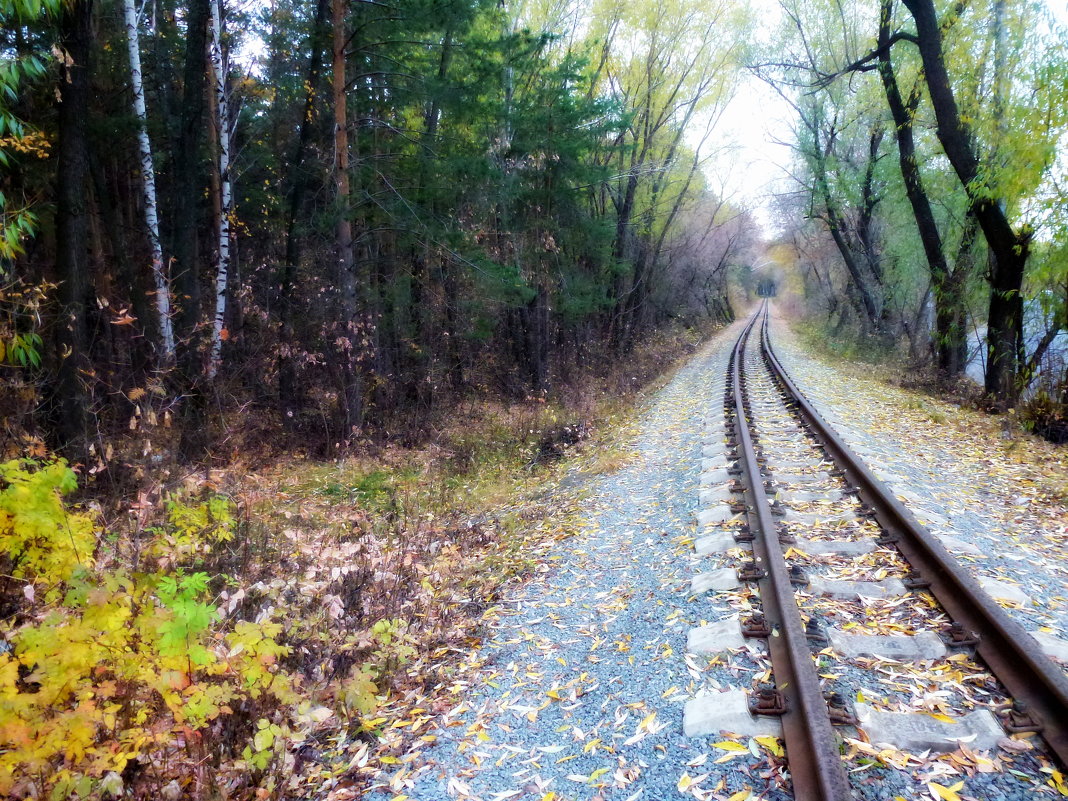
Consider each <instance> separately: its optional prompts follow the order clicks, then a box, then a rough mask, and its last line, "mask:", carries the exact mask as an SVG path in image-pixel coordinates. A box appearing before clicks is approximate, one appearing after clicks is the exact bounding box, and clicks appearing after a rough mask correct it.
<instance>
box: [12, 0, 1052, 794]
mask: <svg viewBox="0 0 1068 801" xmlns="http://www.w3.org/2000/svg"><path fill="white" fill-rule="evenodd" d="M0 21H2V26H0V27H2V30H0V37H2V38H0V48H2V56H0V58H2V66H0V200H2V206H3V224H2V227H0V795H3V796H5V797H19V798H30V797H33V798H37V797H46V796H48V797H52V798H68V797H69V798H107V797H131V798H148V797H152V798H160V797H162V798H164V799H167V801H172V799H177V798H186V797H188V798H197V799H201V798H203V799H207V798H222V797H230V798H258V799H262V798H282V797H305V796H312V795H317V794H321V793H322V792H323V788H327V789H330V788H334V789H338V790H339V792H340V791H342V790H343V791H344V792H349V793H350V794H349V795H345V794H344V793H342V794H340V795H337V796H336V797H337V798H353V797H358V796H359V793H360V792H361V790H362V789H363V788H365V787H366V786H367V783H368V782H370V781H371V779H370V778H368V777H370V776H372V775H374V771H375V770H376V769H379V768H381V769H384V768H385V766H389V765H395V764H396V763H397V758H396V754H398V753H400V751H401V746H402V745H403V744H404V743H409V744H410V743H411V742H412V741H414V740H416V739H417V737H418V736H421V731H420V726H422V725H423V724H422V723H420V722H419V721H421V720H422V721H423V722H424V723H425V720H423V717H422V716H423V715H424V713H425V712H426V709H425V708H432V709H433V710H435V711H440V709H439V707H440V708H445V705H446V704H445V701H444V700H442V693H445V692H446V691H448V692H453V690H455V686H459V685H451V684H450V682H451V681H452V679H453V678H454V677H455V675H456V672H455V671H456V670H457V669H458V668H457V661H458V660H459V659H460V658H461V657H459V656H457V655H458V654H462V653H463V649H464V648H466V647H467V645H468V644H469V643H470V641H471V639H472V638H473V637H474V636H475V631H476V629H477V626H478V615H479V614H480V612H481V610H482V608H483V606H484V602H488V600H487V599H489V598H490V597H492V595H493V593H494V592H495V591H496V587H498V586H499V584H500V583H501V582H503V581H505V580H506V579H508V578H509V577H514V576H516V575H521V574H524V573H525V572H529V571H530V570H532V569H533V567H532V563H531V561H530V560H531V557H530V556H529V555H528V554H526V553H525V552H524V547H525V545H526V544H531V550H533V551H534V552H538V553H540V551H537V548H535V547H533V543H534V540H532V539H524V537H533V534H531V533H530V532H531V531H533V530H535V529H537V530H538V531H539V532H540V535H544V534H545V532H546V531H547V530H549V529H551V528H552V526H556V525H558V523H555V522H554V523H553V524H552V526H550V524H549V523H545V522H544V520H548V519H550V518H551V519H552V520H556V518H555V517H552V515H561V514H563V515H565V516H566V515H567V514H570V511H569V510H567V509H564V510H561V509H550V510H542V511H541V512H538V514H542V513H544V515H545V517H544V519H543V518H538V517H537V515H536V514H534V513H533V512H530V511H529V510H528V511H525V512H523V514H519V513H515V512H514V511H509V512H508V513H503V512H502V513H499V512H498V511H497V507H500V506H502V505H507V503H510V502H511V500H510V499H511V498H512V496H513V495H514V492H513V489H514V488H513V487H512V485H510V484H509V485H507V492H504V491H502V490H501V487H502V486H505V485H504V484H503V483H502V482H503V481H504V478H508V479H509V480H511V478H512V477H514V476H521V477H522V478H523V480H524V481H536V480H537V477H536V473H537V469H539V468H540V465H541V464H542V463H544V462H546V461H552V459H555V458H558V457H559V455H560V454H561V453H562V452H563V451H564V450H566V447H567V446H568V445H569V444H573V443H574V441H575V440H576V439H579V438H580V433H577V432H578V431H579V429H581V430H582V434H581V435H582V436H584V435H585V431H586V429H587V428H588V427H589V424H590V422H591V421H590V420H588V419H587V420H583V419H577V418H575V417H574V415H575V414H578V412H576V411H575V410H576V408H577V407H576V405H575V404H574V402H573V399H574V397H576V396H578V395H584V396H589V395H597V396H598V397H600V399H601V401H603V402H605V403H610V402H611V400H612V398H614V397H616V396H618V395H621V394H624V393H625V392H629V391H631V390H633V389H635V388H636V385H638V384H640V383H642V382H643V381H646V380H648V379H651V378H653V377H655V375H656V374H658V373H663V372H664V371H666V370H667V369H668V367H669V366H670V365H671V363H672V362H673V361H674V360H675V358H676V357H678V356H680V355H681V354H682V353H683V352H685V351H686V349H687V348H688V347H692V346H693V344H694V343H695V342H697V341H699V340H700V339H701V337H703V336H704V335H706V334H707V333H708V332H709V331H710V330H712V329H714V328H715V327H717V326H722V325H725V324H728V323H730V322H731V321H733V320H734V319H735V316H736V314H740V313H742V312H743V311H744V310H745V307H746V305H747V304H748V302H749V301H751V300H752V299H753V298H754V297H755V294H756V288H757V286H758V283H759V284H760V286H761V287H762V288H763V290H764V291H767V290H768V289H769V288H772V287H773V288H775V289H776V290H777V292H778V295H779V304H780V306H781V307H782V308H784V309H785V310H787V311H790V312H792V313H794V314H796V316H798V317H800V318H804V319H805V321H806V322H805V325H806V326H807V327H808V330H810V331H814V332H816V334H817V338H820V339H822V340H823V344H824V345H825V346H826V347H827V348H829V349H834V350H838V351H839V352H846V353H848V354H850V355H854V356H856V355H859V356H862V357H864V358H879V359H896V360H898V361H899V363H901V364H904V365H905V366H906V367H907V369H908V372H909V374H910V375H911V376H916V375H920V376H923V377H924V380H925V381H926V382H927V386H928V388H930V387H934V388H935V391H953V392H955V393H959V394H958V395H956V396H955V397H959V396H960V394H963V395H965V396H970V397H973V398H975V399H976V400H977V402H978V403H980V404H982V405H983V407H984V408H986V409H988V410H990V411H1005V410H1007V409H1013V410H1016V409H1018V408H1026V409H1028V410H1029V411H1028V413H1027V415H1028V416H1026V417H1025V418H1024V419H1025V421H1026V422H1027V423H1028V425H1031V426H1033V427H1034V428H1035V429H1036V430H1037V431H1038V432H1039V433H1044V434H1046V435H1048V436H1050V438H1053V439H1055V438H1057V437H1066V438H1068V423H1066V422H1065V421H1066V419H1068V415H1066V412H1065V410H1066V408H1068V345H1066V343H1065V340H1066V338H1068V333H1066V330H1068V195H1066V194H1065V193H1066V192H1068V162H1066V161H1065V144H1066V142H1068V139H1066V134H1068V52H1066V48H1068V36H1066V35H1065V31H1064V28H1063V27H1061V26H1060V23H1058V21H1057V19H1056V18H1055V17H1054V16H1051V14H1050V12H1049V8H1048V7H1047V6H1046V5H1045V4H1044V3H1042V2H1038V0H1019V1H1017V0H1013V2H1008V0H970V2H969V0H961V1H960V2H956V1H954V2H942V0H901V1H900V2H898V0H857V1H856V2H853V1H850V2H843V0H779V2H775V3H768V4H766V6H760V7H756V6H751V5H750V4H748V3H744V2H734V1H733V0H702V2H696V1H695V0H648V1H647V2H624V0H595V1H592V2H571V1H570V0H560V2H535V0H515V2H505V1H504V0H498V1H497V2H488V1H487V0H359V2H356V1H355V0H310V1H309V2H300V0H273V2H270V3H245V4H239V3H234V2H231V0H152V2H148V0H145V2H143V3H140V2H135V1H134V0H0ZM756 86H761V87H767V88H768V91H770V92H771V93H772V96H774V97H775V98H777V102H779V103H780V104H781V106H782V108H784V109H787V110H788V113H789V116H790V120H791V125H792V127H785V128H783V129H782V130H779V131H776V132H774V137H775V138H776V139H777V140H778V141H779V144H780V145H781V146H782V150H783V153H784V156H783V158H782V165H783V170H784V176H785V177H784V178H783V179H782V180H781V181H780V182H779V184H778V185H777V186H776V187H774V196H773V197H772V196H769V200H768V202H767V203H766V204H765V207H764V211H763V212H760V211H759V210H758V209H757V208H756V204H755V203H754V202H752V199H751V198H750V199H748V200H745V199H742V197H743V196H742V194H740V193H739V192H737V191H736V190H731V189H729V188H727V187H728V184H729V182H728V181H726V180H725V179H722V178H723V176H721V175H720V174H719V171H721V170H726V169H728V167H729V165H730V164H731V162H732V160H734V159H735V158H737V157H736V156H735V155H733V154H734V153H735V152H736V151H734V150H732V149H731V147H732V146H731V145H730V144H729V143H728V142H727V141H726V140H725V137H724V128H725V126H724V119H725V118H726V117H728V116H729V115H730V114H738V113H739V111H738V110H739V109H742V110H743V111H742V112H741V113H743V114H751V115H758V116H764V115H765V114H766V115H767V116H768V118H769V119H771V118H772V117H773V111H774V110H773V109H772V108H770V107H764V106H761V105H759V104H758V103H753V102H749V101H751V99H752V98H753V97H763V96H764V95H762V94H760V93H758V92H756V91H755V90H754V87H756ZM750 96H751V97H750ZM747 102H748V105H747ZM732 109H733V111H732ZM678 332H686V334H685V337H683V338H679V339H672V336H673V335H676V334H678ZM680 336H681V335H680ZM966 376H970V378H969V379H966V378H965V377H966ZM606 377H611V381H606ZM598 381H600V382H601V383H598ZM968 381H973V384H972V386H971V388H970V389H967V390H963V389H961V387H963V386H965V385H966V384H967V383H968ZM613 382H614V383H613ZM606 398H607V400H605V399H606ZM472 409H479V410H483V411H484V412H485V413H484V414H483V415H482V417H479V415H478V414H475V413H473V412H472V411H471V410H472ZM587 411H588V410H587ZM583 414H585V412H583ZM579 416H580V417H581V415H579ZM465 428H466V430H465ZM501 432H503V433H501ZM498 435H500V438H502V439H505V440H509V442H510V441H511V439H514V440H515V441H516V442H518V443H520V444H521V445H522V449H521V450H519V451H516V452H515V453H512V452H511V451H508V452H507V453H505V450H506V449H500V448H497V443H496V441H495V440H494V437H498ZM509 438H511V439H509ZM420 448H426V449H429V450H425V451H420V450H419V449H420ZM396 449H408V450H405V451H404V454H405V455H404V459H407V460H408V461H404V462H402V461H401V460H400V457H397V456H396V453H397V452H398V451H397V450H396ZM434 449H436V450H434ZM413 454H414V455H413ZM428 454H429V455H428ZM502 454H504V455H502ZM289 458H293V459H297V458H300V459H303V460H305V461H300V462H295V464H296V465H297V466H296V467H292V466H291V467H290V468H289V473H290V475H288V476H281V477H279V475H276V474H270V475H268V470H269V467H270V464H272V463H273V462H274V460H275V459H277V460H278V461H279V463H281V464H289V463H287V462H286V461H285V460H286V459H289ZM612 458H613V457H612V455H611V453H609V454H608V455H607V456H605V457H604V460H605V462H606V463H608V462H611V461H612ZM376 459H377V460H379V461H374V460H376ZM331 460H333V461H331ZM346 460H351V461H346ZM390 460H392V461H390ZM250 461H251V462H253V463H254V467H253V465H250ZM260 468H263V470H262V473H263V475H260V473H259V472H257V471H260ZM228 471H229V472H228ZM509 471H511V472H509ZM245 473H248V474H249V475H248V476H246V475H245ZM531 476H534V478H531ZM502 477H504V478H502ZM245 479H248V481H245ZM243 481H245V483H242V482H243ZM257 482H258V483H257ZM272 482H273V483H272ZM265 488H266V489H265ZM502 495H503V496H504V497H506V498H508V499H509V500H508V501H507V502H506V501H502V500H501V498H502ZM287 504H288V505H287ZM547 505H548V506H552V505H553V504H552V503H549V504H547ZM532 520H533V521H534V522H531V521H532ZM559 525H562V524H559ZM554 530H555V529H554ZM442 543H444V545H443V544H442ZM539 547H540V546H539ZM450 660H451V661H450ZM443 688H444V689H443ZM435 693H437V694H436V695H435ZM454 694H455V693H454ZM451 703H455V698H453V699H452V701H451ZM413 710H415V711H413ZM402 721H403V722H404V725H401V723H402ZM408 724H410V728H406V726H407V725H408ZM390 760H392V761H390ZM550 795H551V793H550Z"/></svg>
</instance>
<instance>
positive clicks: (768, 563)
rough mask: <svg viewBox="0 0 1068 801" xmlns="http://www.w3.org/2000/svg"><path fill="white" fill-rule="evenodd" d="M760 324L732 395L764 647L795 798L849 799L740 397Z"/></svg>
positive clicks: (735, 363) (734, 361)
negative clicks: (782, 703)
mask: <svg viewBox="0 0 1068 801" xmlns="http://www.w3.org/2000/svg"><path fill="white" fill-rule="evenodd" d="M756 320H757V315H754V316H753V319H752V320H750V322H749V324H748V325H747V326H746V327H745V329H744V330H743V331H742V333H741V334H740V335H739V337H738V340H737V342H735V345H734V351H733V354H732V356H731V367H730V377H731V389H732V390H733V392H732V395H733V410H731V411H733V417H734V427H735V434H736V441H737V443H738V452H739V456H740V461H741V462H742V468H743V471H744V475H745V477H746V479H747V482H746V483H747V484H748V489H749V492H750V497H751V498H752V500H753V507H752V509H751V513H752V515H753V516H754V517H755V518H756V523H757V529H758V530H759V532H760V533H759V534H758V536H756V537H755V539H754V541H753V550H754V556H755V557H757V558H758V559H759V560H760V561H762V562H763V564H764V565H765V569H766V577H765V578H761V579H759V580H758V581H757V584H758V586H759V587H760V603H761V607H762V611H763V614H764V617H765V619H766V620H767V622H768V624H769V625H770V627H771V630H772V636H770V637H768V640H767V642H768V650H769V651H770V653H771V660H772V671H773V675H774V679H775V686H776V688H777V689H778V690H779V691H780V692H781V693H782V694H783V696H784V697H785V699H786V712H785V713H784V714H783V715H782V716H781V721H782V728H783V741H784V744H785V749H786V757H787V760H788V762H789V766H790V779H791V782H792V784H793V790H794V798H795V799H797V801H846V799H850V798H852V792H851V791H850V787H849V779H848V778H847V776H846V771H845V765H844V763H843V761H842V756H841V752H840V749H839V742H838V738H837V735H835V733H834V729H833V727H832V725H831V720H830V716H829V713H828V709H827V702H826V700H825V699H824V697H823V690H822V687H821V685H820V679H819V676H818V674H817V673H816V666H815V663H814V662H813V659H812V651H811V649H810V648H809V644H808V639H807V638H806V636H805V631H804V628H803V626H802V623H801V611H800V609H799V608H798V606H797V600H796V598H795V596H794V590H793V586H792V585H791V583H790V574H789V570H788V568H787V566H786V559H785V557H784V555H783V550H782V545H781V544H780V542H779V537H778V532H777V530H776V526H775V520H774V518H773V517H772V513H771V505H770V503H769V501H768V496H767V493H766V491H765V488H764V477H763V475H762V473H761V470H760V465H759V463H758V462H757V456H756V450H755V449H754V447H753V439H752V436H751V434H750V432H749V422H750V421H749V413H748V411H747V406H748V404H747V403H746V402H745V397H744V395H743V375H744V373H743V369H742V360H743V358H744V352H745V345H746V341H747V340H748V338H749V334H750V332H751V330H752V328H753V325H754V324H755V323H756ZM725 400H726V398H725ZM725 405H726V404H725ZM728 408H729V407H728ZM758 564H759V562H758Z"/></svg>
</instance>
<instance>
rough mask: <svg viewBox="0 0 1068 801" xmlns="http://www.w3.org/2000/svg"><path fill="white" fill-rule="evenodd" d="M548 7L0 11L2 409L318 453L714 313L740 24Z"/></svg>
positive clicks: (733, 214)
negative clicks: (285, 442)
mask: <svg viewBox="0 0 1068 801" xmlns="http://www.w3.org/2000/svg"><path fill="white" fill-rule="evenodd" d="M131 2H132V0H131ZM562 13H563V9H562V8H552V7H537V6H536V5H535V4H530V5H529V7H520V6H517V7H514V8H511V7H510V8H503V7H500V6H498V5H497V4H491V3H478V2H464V1H461V2H456V3H453V2H421V1H420V2H413V3H407V4H405V3H401V4H400V5H397V4H379V3H343V2H340V1H338V2H333V3H330V2H326V1H325V0H324V2H319V3H317V4H307V3H276V4H271V5H269V6H266V5H264V6H249V7H236V6H235V7H230V6H224V5H222V4H220V3H217V2H214V0H205V2H199V0H196V2H193V3H190V4H189V5H188V6H185V5H183V4H180V3H175V4H171V5H166V4H162V5H161V4H147V5H144V6H143V7H133V6H132V5H131V4H126V5H123V4H121V3H115V4H106V3H89V2H86V3H75V4H64V5H59V4H56V6H55V8H53V9H48V8H41V7H40V6H39V4H37V3H26V4H23V3H14V4H7V7H6V8H5V12H4V15H5V26H4V27H5V32H4V35H5V41H4V48H5V52H6V53H8V54H11V55H12V56H14V60H13V61H11V69H10V70H9V74H8V76H7V77H6V79H5V80H6V82H7V84H8V87H7V88H8V91H9V95H8V97H7V98H6V99H5V106H4V109H3V113H4V125H5V131H6V132H7V135H8V138H7V139H6V140H5V141H6V142H7V143H8V147H7V151H8V152H7V155H6V156H5V159H6V162H7V165H6V166H7V175H6V177H5V179H4V180H5V183H4V196H5V226H6V227H5V230H6V232H7V234H6V240H5V247H6V251H5V253H4V257H5V262H4V263H5V265H7V266H5V268H4V288H3V292H4V295H3V303H4V318H3V323H2V325H3V326H4V328H3V329H2V335H0V338H2V340H3V341H5V342H6V343H7V345H6V349H7V351H8V358H7V359H6V360H5V361H6V362H7V363H8V364H10V365H12V366H17V367H19V368H25V369H20V370H18V371H17V373H18V377H17V378H16V377H15V376H14V375H13V373H12V371H10V370H8V373H7V375H5V377H4V380H5V381H6V382H10V383H9V384H8V385H9V386H10V387H11V388H12V389H14V390H17V391H14V392H11V393H10V394H9V395H8V400H6V401H5V406H6V408H5V409H4V417H5V419H6V420H8V421H12V420H15V421H17V422H20V424H21V425H22V427H23V428H25V429H27V430H34V431H39V432H42V433H44V434H45V435H47V439H48V442H49V444H50V445H52V446H54V447H57V448H59V449H61V450H63V451H64V452H65V453H68V454H70V455H76V456H78V457H79V458H85V455H86V454H87V453H88V450H89V448H93V450H94V454H99V453H100V452H101V449H106V447H107V444H108V443H109V442H111V441H113V439H114V438H115V436H116V432H121V431H123V430H125V429H126V428H127V426H128V424H129V421H130V420H131V416H133V417H134V418H136V424H137V425H138V426H139V427H141V426H151V425H152V422H150V421H159V422H160V423H162V421H163V420H164V419H166V420H167V421H170V422H171V424H173V425H175V427H176V428H178V429H180V434H181V436H180V442H179V443H178V444H177V445H176V447H177V448H178V449H179V450H180V453H181V455H182V456H183V458H197V457H199V456H202V455H203V452H204V449H205V448H206V447H207V445H208V440H209V438H210V436H211V435H212V433H213V431H212V430H211V425H210V421H211V420H212V419H214V415H216V414H217V413H219V412H220V411H221V412H225V411H227V410H233V409H237V408H240V409H241V410H242V411H243V413H244V414H245V415H246V416H247V415H251V414H255V415H257V416H260V415H262V416H264V417H267V418H270V419H271V420H273V421H276V422H277V426H278V427H280V428H284V429H286V430H287V431H289V432H291V433H294V434H296V435H297V436H298V437H299V440H300V441H301V442H303V443H315V442H319V443H323V444H324V445H325V446H327V447H335V446H337V445H338V444H339V443H348V442H352V441H355V440H356V439H358V438H359V437H361V436H368V435H369V436H377V435H381V434H383V433H384V432H387V431H397V430H398V429H403V430H404V431H405V433H407V434H410V435H418V433H419V430H420V421H421V420H424V419H425V418H426V417H427V416H430V415H434V414H440V413H441V411H442V410H443V409H447V408H448V407H449V405H450V404H452V403H454V402H455V400H456V398H457V397H458V396H461V395H463V394H464V393H467V392H470V391H476V392H480V391H489V392H493V393H499V394H503V395H505V396H511V397H524V396H528V395H539V394H544V393H547V392H549V391H551V390H552V388H553V387H554V386H555V385H557V384H559V383H561V382H564V383H566V382H567V381H568V380H569V379H570V377H572V376H573V375H575V374H581V373H582V371H584V370H589V369H590V366H591V365H596V364H598V363H600V362H602V361H604V360H611V359H614V358H618V357H619V356H620V355H621V354H625V353H626V352H627V351H628V350H629V349H630V348H631V347H632V346H633V344H634V343H635V341H636V340H637V339H639V338H640V337H641V336H642V335H643V334H644V333H646V332H648V331H650V330H651V329H654V328H656V327H658V326H661V325H663V324H664V323H665V322H667V321H669V320H673V319H690V320H693V319H695V318H699V317H711V318H712V319H714V320H720V321H723V320H728V319H730V318H731V317H732V315H733V311H732V309H731V307H730V303H729V300H728V297H727V292H726V276H727V273H728V271H729V268H730V267H731V266H732V265H735V264H738V263H740V260H741V256H742V254H743V253H744V251H745V249H746V248H748V247H749V246H750V244H751V242H752V240H754V239H755V238H757V237H758V232H757V231H756V229H755V228H754V226H751V225H749V226H745V225H739V220H741V219H744V218H745V216H746V212H745V211H744V210H742V209H739V208H732V207H731V206H730V205H729V204H728V203H726V202H724V199H722V198H718V197H716V196H715V195H714V194H713V193H712V192H711V191H710V190H709V189H708V187H707V186H706V184H707V180H706V177H705V174H704V172H703V170H702V167H703V164H704V162H705V160H706V159H707V156H708V153H707V151H708V148H707V147H706V146H704V145H705V142H704V140H707V138H708V132H710V131H711V128H712V126H713V124H714V121H715V119H716V116H717V114H718V112H719V111H720V110H722V108H723V106H724V104H725V103H726V102H727V101H728V100H729V98H730V97H731V94H732V91H733V89H734V86H735V84H736V83H737V80H738V74H739V73H738V70H739V67H740V66H741V64H742V63H743V62H744V59H745V57H746V52H745V49H744V48H743V46H742V45H741V44H740V42H741V41H742V40H743V37H742V36H741V32H742V31H743V30H744V26H745V25H746V24H747V20H746V19H745V15H744V13H743V12H742V11H739V10H737V9H734V8H732V7H731V6H730V4H727V3H720V4H719V5H716V4H708V5H705V4H696V3H691V4H688V5H686V4H682V5H668V4H663V5H660V6H652V7H649V8H645V7H641V8H630V7H629V6H628V5H626V4H615V5H612V4H606V5H605V6H604V7H603V8H601V9H599V10H598V11H597V13H596V14H595V15H594V16H592V17H590V18H583V20H582V22H581V25H580V24H579V22H578V21H577V20H575V19H572V20H571V21H570V22H569V21H568V20H567V19H564V18H559V15H560V14H562ZM568 25H570V28H569V27H568ZM580 27H581V28H582V30H581V31H580V30H579V28H580ZM639 40H641V41H642V45H641V46H640V47H634V44H635V43H636V42H637V41H639ZM53 51H54V52H55V53H61V54H63V55H62V57H60V56H55V55H52V56H50V54H52V53H53ZM234 54H239V55H240V60H239V59H238V58H235V55H234ZM239 61H240V66H238V63H239ZM700 126H704V128H705V129H706V132H705V135H704V136H703V138H702V137H698V138H697V139H695V138H694V136H693V131H694V130H695V128H697V127H700ZM25 360H30V361H31V362H32V365H27V364H25V363H24V362H25ZM20 415H21V417H22V420H21V421H20V420H19V417H20ZM9 447H10V444H9Z"/></svg>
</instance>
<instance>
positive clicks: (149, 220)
mask: <svg viewBox="0 0 1068 801" xmlns="http://www.w3.org/2000/svg"><path fill="white" fill-rule="evenodd" d="M122 10H123V16H124V19H125V25H126V44H127V47H128V49H129V54H130V83H131V85H132V87H133V110H134V117H136V118H137V146H138V150H139V152H140V156H141V188H142V191H143V193H144V204H145V228H147V229H148V242H149V245H150V246H151V249H152V279H153V282H154V283H155V288H156V315H157V317H158V318H159V319H158V322H157V325H158V328H159V339H158V342H159V348H160V354H161V357H162V358H161V361H162V363H163V364H164V366H167V367H169V366H171V365H173V364H174V329H173V327H172V325H171V294H170V287H169V286H168V281H167V273H166V268H165V266H164V262H163V245H162V243H161V241H160V237H159V213H158V211H157V203H156V170H155V167H154V165H153V162H152V143H151V142H150V141H149V139H148V111H147V110H146V109H145V88H144V80H143V77H142V73H141V37H140V34H139V31H138V25H137V12H136V11H135V10H134V0H123V2H122ZM145 322H147V321H144V320H142V325H144V323H145Z"/></svg>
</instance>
